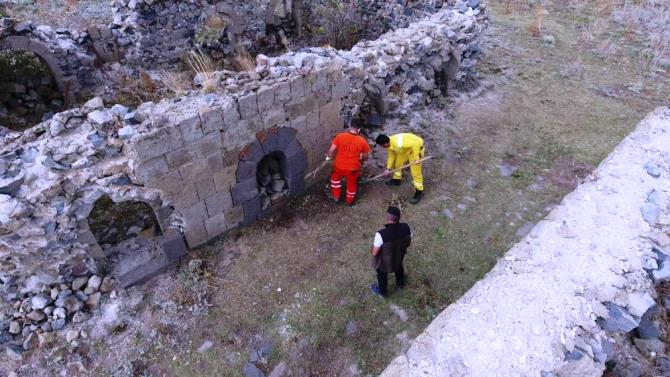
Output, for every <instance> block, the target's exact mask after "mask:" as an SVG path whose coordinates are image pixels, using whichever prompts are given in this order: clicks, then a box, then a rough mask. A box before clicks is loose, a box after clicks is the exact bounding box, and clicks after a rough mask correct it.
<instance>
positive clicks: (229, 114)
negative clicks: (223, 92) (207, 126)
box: [223, 106, 241, 129]
mask: <svg viewBox="0 0 670 377" xmlns="http://www.w3.org/2000/svg"><path fill="white" fill-rule="evenodd" d="M240 119H241V116H240V112H239V111H238V109H237V106H233V107H228V108H226V109H225V110H224V111H223V126H224V128H225V129H228V128H230V127H233V126H235V124H237V122H238V121H239V120H240Z"/></svg>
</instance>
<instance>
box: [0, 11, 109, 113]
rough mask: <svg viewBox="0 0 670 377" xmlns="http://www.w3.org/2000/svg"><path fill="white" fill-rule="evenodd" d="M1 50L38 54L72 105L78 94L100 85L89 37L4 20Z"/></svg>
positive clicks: (0, 20) (1, 22) (67, 31)
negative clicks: (90, 51) (89, 48)
mask: <svg viewBox="0 0 670 377" xmlns="http://www.w3.org/2000/svg"><path fill="white" fill-rule="evenodd" d="M0 25H1V26H0V49H16V50H27V51H31V52H34V53H35V54H36V55H37V56H39V57H40V58H41V59H42V60H43V61H44V62H45V63H46V64H47V65H48V66H49V68H50V69H51V71H52V72H53V75H54V79H55V80H56V83H57V84H58V87H59V88H60V90H61V92H62V93H63V94H64V95H65V99H66V100H67V101H68V103H70V104H71V103H73V102H74V94H75V93H77V94H80V95H84V94H85V93H86V92H87V91H90V90H92V89H93V88H94V86H95V85H96V80H95V76H94V71H95V68H94V63H95V56H94V55H92V54H89V52H88V47H87V46H88V44H89V43H90V38H89V36H88V33H86V32H79V31H70V30H67V29H56V30H54V29H52V28H51V27H49V26H45V25H40V26H36V25H33V24H32V23H30V22H15V21H14V20H11V19H8V18H0Z"/></svg>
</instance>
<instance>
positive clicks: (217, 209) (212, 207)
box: [205, 191, 233, 217]
mask: <svg viewBox="0 0 670 377" xmlns="http://www.w3.org/2000/svg"><path fill="white" fill-rule="evenodd" d="M205 206H206V207H207V215H208V217H213V216H216V215H218V214H221V213H224V212H225V211H226V210H228V209H230V208H231V207H232V206H233V199H232V196H231V194H230V192H226V191H224V192H217V193H216V194H214V195H212V196H210V197H209V198H207V199H206V200H205Z"/></svg>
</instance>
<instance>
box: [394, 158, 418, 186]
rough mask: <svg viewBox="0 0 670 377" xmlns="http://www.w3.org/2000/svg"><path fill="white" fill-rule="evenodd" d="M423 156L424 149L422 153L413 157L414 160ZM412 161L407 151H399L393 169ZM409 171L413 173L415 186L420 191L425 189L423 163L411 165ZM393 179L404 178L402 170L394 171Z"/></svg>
mask: <svg viewBox="0 0 670 377" xmlns="http://www.w3.org/2000/svg"><path fill="white" fill-rule="evenodd" d="M421 158H423V150H422V151H421V155H420V156H418V157H416V158H414V159H412V161H416V160H418V159H421ZM412 161H410V160H409V156H408V155H407V153H405V152H400V153H397V154H396V157H395V162H394V163H393V168H392V169H398V168H400V167H402V166H403V165H406V164H408V163H410V162H412ZM409 171H410V172H411V173H412V183H413V184H414V188H415V189H417V190H419V191H423V174H422V173H421V163H418V164H416V165H412V166H410V167H409ZM393 179H402V170H399V171H397V172H395V173H393Z"/></svg>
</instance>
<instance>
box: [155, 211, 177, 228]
mask: <svg viewBox="0 0 670 377" xmlns="http://www.w3.org/2000/svg"><path fill="white" fill-rule="evenodd" d="M172 212H174V207H172V206H163V207H160V208H159V209H157V210H156V218H157V220H158V223H159V225H160V226H161V228H165V227H166V226H167V224H168V220H170V215H172Z"/></svg>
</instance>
